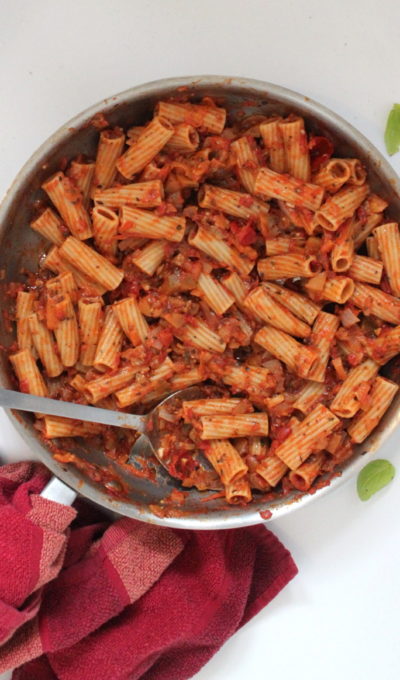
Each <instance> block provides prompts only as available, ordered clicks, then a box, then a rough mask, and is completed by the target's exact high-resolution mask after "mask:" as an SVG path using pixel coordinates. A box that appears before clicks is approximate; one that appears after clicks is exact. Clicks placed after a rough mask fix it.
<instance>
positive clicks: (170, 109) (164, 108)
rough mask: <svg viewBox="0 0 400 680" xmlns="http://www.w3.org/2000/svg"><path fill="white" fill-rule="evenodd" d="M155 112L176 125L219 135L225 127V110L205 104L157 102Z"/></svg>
mask: <svg viewBox="0 0 400 680" xmlns="http://www.w3.org/2000/svg"><path fill="white" fill-rule="evenodd" d="M156 112H157V114H158V115H159V116H161V117H162V118H167V119H168V120H170V121H171V123H174V125H176V124H177V123H189V124H190V125H193V127H195V128H201V129H203V130H206V131H207V132H211V133H213V134H216V135H219V134H221V132H222V130H223V129H224V127H225V121H226V110H225V109H220V108H218V107H217V106H207V105H205V104H180V103H178V102H159V103H158V104H157V106H156Z"/></svg>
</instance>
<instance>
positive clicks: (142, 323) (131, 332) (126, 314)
mask: <svg viewBox="0 0 400 680" xmlns="http://www.w3.org/2000/svg"><path fill="white" fill-rule="evenodd" d="M113 310H114V314H115V316H116V317H117V319H118V321H119V323H120V324H121V328H122V330H123V331H124V333H125V335H126V336H127V337H128V338H129V340H130V341H131V343H132V345H134V346H136V345H141V344H142V343H144V342H145V340H146V338H147V335H148V332H149V327H148V325H147V321H146V319H145V318H144V316H143V314H142V313H141V311H140V309H139V306H138V304H137V301H136V300H135V298H134V297H128V298H124V299H123V300H118V302H114V304H113Z"/></svg>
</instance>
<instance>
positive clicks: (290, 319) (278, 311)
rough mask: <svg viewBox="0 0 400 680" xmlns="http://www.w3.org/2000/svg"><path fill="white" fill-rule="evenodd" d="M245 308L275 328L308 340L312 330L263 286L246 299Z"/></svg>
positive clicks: (254, 290) (255, 289)
mask: <svg viewBox="0 0 400 680" xmlns="http://www.w3.org/2000/svg"><path fill="white" fill-rule="evenodd" d="M244 306H245V307H246V308H247V309H248V310H249V311H250V313H252V314H254V315H255V316H256V317H258V318H260V319H262V320H263V321H266V322H267V323H269V324H271V326H274V327H275V328H278V329H280V330H282V331H286V333H289V335H295V336H296V337H298V338H308V337H309V335H310V334H311V328H310V327H309V326H308V325H307V324H306V323H304V321H300V319H298V318H297V317H295V316H294V314H292V313H291V312H290V311H289V310H288V309H286V308H285V307H284V306H283V305H281V304H280V303H279V302H277V301H276V299H274V298H273V297H272V296H271V295H269V294H268V292H267V291H266V290H265V288H263V287H262V286H259V287H258V288H254V289H253V290H252V291H251V293H249V295H248V296H247V297H246V299H245V301H244Z"/></svg>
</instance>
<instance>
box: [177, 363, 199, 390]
mask: <svg viewBox="0 0 400 680" xmlns="http://www.w3.org/2000/svg"><path fill="white" fill-rule="evenodd" d="M204 379H205V375H204V372H203V371H202V369H201V368H200V367H199V366H195V367H194V368H191V369H188V370H187V371H183V372H182V373H176V374H175V375H173V376H172V377H171V379H170V381H169V384H170V386H171V392H177V391H178V390H183V389H184V388H185V387H191V386H192V385H196V384H197V383H199V382H201V381H202V380H204Z"/></svg>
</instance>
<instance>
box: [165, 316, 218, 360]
mask: <svg viewBox="0 0 400 680" xmlns="http://www.w3.org/2000/svg"><path fill="white" fill-rule="evenodd" d="M164 318H165V320H166V321H168V322H169V323H170V324H171V326H172V329H173V333H174V335H176V337H177V338H179V339H181V340H183V341H184V342H185V343H187V344H188V345H191V346H192V347H198V348H199V349H205V350H208V351H209V352H218V353H221V352H223V351H224V350H225V347H226V343H225V342H223V340H222V339H221V338H220V336H219V335H218V334H217V333H215V332H214V331H212V330H211V328H209V327H208V326H207V324H205V323H203V321H200V320H199V319H195V318H194V317H192V318H191V319H190V321H189V320H188V321H187V322H186V324H185V325H184V326H176V325H175V320H174V318H173V315H170V314H166V315H165V316H164Z"/></svg>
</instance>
